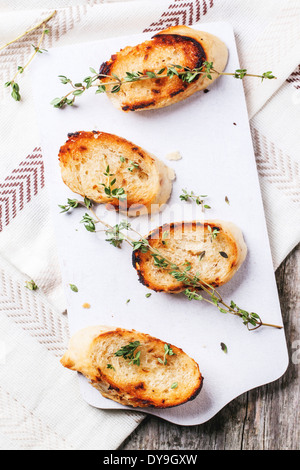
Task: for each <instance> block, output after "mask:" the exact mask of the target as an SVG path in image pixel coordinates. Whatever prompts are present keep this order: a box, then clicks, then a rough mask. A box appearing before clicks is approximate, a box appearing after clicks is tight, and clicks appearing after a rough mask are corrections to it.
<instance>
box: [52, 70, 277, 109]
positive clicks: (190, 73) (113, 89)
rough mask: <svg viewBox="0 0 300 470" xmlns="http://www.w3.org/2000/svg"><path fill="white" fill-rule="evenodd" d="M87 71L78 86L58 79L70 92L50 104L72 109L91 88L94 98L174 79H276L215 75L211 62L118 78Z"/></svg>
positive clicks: (265, 75)
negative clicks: (141, 83)
mask: <svg viewBox="0 0 300 470" xmlns="http://www.w3.org/2000/svg"><path fill="white" fill-rule="evenodd" d="M90 71H91V72H92V74H93V75H90V76H87V77H86V78H84V79H83V80H82V81H81V82H79V83H74V82H73V81H72V80H71V79H70V78H67V77H66V76H64V75H59V78H60V80H61V82H62V83H63V84H70V85H71V87H72V89H71V91H69V92H68V93H67V94H65V95H64V96H62V97H60V98H55V99H54V100H52V101H51V104H52V105H53V106H54V107H55V108H64V107H65V106H66V105H70V106H73V104H74V101H75V99H76V97H77V96H80V95H82V94H83V93H84V92H85V91H87V90H88V89H89V88H91V87H96V94H99V93H105V92H109V93H118V92H119V91H120V90H121V88H122V86H123V85H124V84H126V83H131V82H138V81H142V80H154V79H156V80H157V79H162V78H173V77H174V76H176V77H178V78H179V79H180V80H182V81H183V82H187V83H192V82H193V81H194V80H195V79H196V78H198V77H199V76H204V77H206V78H208V79H209V80H212V79H213V75H218V76H220V75H231V76H232V77H234V78H237V79H243V78H244V77H246V76H247V77H257V78H260V79H261V81H264V80H266V79H268V80H271V79H275V78H276V77H275V76H274V75H273V73H272V72H271V71H268V72H264V73H262V74H261V75H255V74H250V73H248V72H247V69H237V70H235V72H232V73H229V72H218V71H217V70H216V69H215V68H214V65H213V62H207V61H205V62H203V64H202V66H201V67H197V68H194V69H191V68H189V67H185V66H182V65H179V64H170V65H168V66H166V67H163V68H162V69H160V70H159V71H157V72H155V71H145V72H140V71H137V72H126V73H125V76H124V77H118V76H117V75H116V74H111V75H105V74H101V73H97V72H96V70H95V69H94V68H92V67H90ZM104 78H105V79H109V80H110V81H109V82H105V84H104V83H102V82H101V80H102V79H104Z"/></svg>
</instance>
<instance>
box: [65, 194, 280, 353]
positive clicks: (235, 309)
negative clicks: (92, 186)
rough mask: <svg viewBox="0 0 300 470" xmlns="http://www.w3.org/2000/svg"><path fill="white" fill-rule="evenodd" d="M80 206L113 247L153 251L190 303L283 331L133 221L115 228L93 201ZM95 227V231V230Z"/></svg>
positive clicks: (254, 325)
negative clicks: (172, 255)
mask: <svg viewBox="0 0 300 470" xmlns="http://www.w3.org/2000/svg"><path fill="white" fill-rule="evenodd" d="M79 205H81V206H82V205H83V206H84V207H86V208H88V209H89V210H90V212H92V215H93V217H94V218H92V217H91V216H89V214H87V213H86V214H85V215H84V218H83V220H82V222H83V221H84V225H85V228H86V229H87V230H88V231H95V223H100V224H102V225H104V226H105V227H106V230H105V234H106V236H107V237H108V238H107V241H108V242H109V243H110V244H112V245H113V246H116V247H118V248H119V247H120V246H121V245H122V243H123V241H126V242H127V243H128V244H129V245H130V246H131V247H132V249H133V251H135V250H141V251H142V252H144V253H145V252H150V253H151V255H152V257H153V261H154V265H155V266H156V267H157V268H159V269H165V270H166V271H167V272H168V273H169V274H170V275H171V276H172V277H174V279H176V280H177V281H178V282H181V283H182V284H184V285H185V287H186V288H185V290H184V292H183V293H184V295H185V296H186V297H187V298H188V300H197V301H204V302H207V303H209V304H211V305H213V306H215V307H217V308H218V310H219V311H220V312H221V313H224V314H225V313H230V314H232V315H235V316H237V317H239V318H240V319H241V320H242V322H243V324H244V325H245V326H246V327H247V328H248V330H255V329H257V328H260V327H261V326H268V327H272V328H277V329H282V326H279V325H274V324H270V323H264V322H263V321H262V319H261V317H260V316H259V315H258V314H257V313H255V312H249V311H247V310H244V309H242V308H240V307H239V306H238V305H237V304H236V303H235V302H234V301H233V300H231V301H230V303H229V304H228V303H227V302H226V301H225V300H224V299H223V298H222V296H221V294H220V293H219V292H218V291H217V290H216V289H215V287H213V286H212V285H210V284H208V283H207V282H205V281H204V280H203V279H201V278H200V276H199V273H196V274H193V273H192V272H191V264H190V263H189V262H186V263H184V264H183V265H182V266H179V265H178V264H176V263H174V262H173V261H172V260H170V259H169V258H167V257H166V256H165V255H164V254H163V253H162V252H160V251H159V250H158V249H157V248H155V247H153V246H151V244H150V243H149V241H148V240H147V239H145V238H144V237H142V235H141V234H139V233H138V232H137V231H136V230H135V229H134V228H133V227H132V226H131V224H130V223H129V222H127V221H123V222H121V223H120V224H118V225H115V226H111V225H109V224H107V223H106V222H104V221H102V220H101V219H100V218H99V217H98V216H97V215H96V213H95V212H94V211H93V209H92V203H91V201H89V199H87V198H85V200H84V201H78V204H77V205H76V206H75V205H73V208H75V207H78V206H79ZM59 207H65V206H59ZM91 227H92V228H93V230H91ZM123 230H126V231H127V232H132V233H133V234H135V235H138V237H139V239H138V240H135V239H133V238H131V237H130V236H129V235H128V233H126V234H124V233H123ZM213 234H214V235H213ZM211 236H217V231H215V233H214V229H213V228H212V230H211ZM199 290H201V291H203V294H202V292H201V294H200V293H199V292H198V291H199ZM164 359H165V358H164Z"/></svg>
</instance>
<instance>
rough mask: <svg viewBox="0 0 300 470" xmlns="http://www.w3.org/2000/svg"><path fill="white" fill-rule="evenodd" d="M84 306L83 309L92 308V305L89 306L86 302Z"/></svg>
mask: <svg viewBox="0 0 300 470" xmlns="http://www.w3.org/2000/svg"><path fill="white" fill-rule="evenodd" d="M82 306H83V308H90V307H91V306H90V304H88V303H87V302H85V303H84V304H83V305H82Z"/></svg>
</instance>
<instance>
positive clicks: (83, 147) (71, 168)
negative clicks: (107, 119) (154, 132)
mask: <svg viewBox="0 0 300 470" xmlns="http://www.w3.org/2000/svg"><path fill="white" fill-rule="evenodd" d="M59 163H60V168H61V175H62V179H63V181H64V183H65V184H66V185H67V186H68V187H69V188H70V189H71V190H72V191H73V192H75V193H78V194H81V196H84V197H85V196H86V197H87V198H89V199H91V200H92V201H94V202H96V203H109V204H111V205H112V206H114V207H115V208H116V209H117V210H122V211H128V215H132V216H134V215H137V214H138V213H147V212H150V210H152V211H153V212H155V210H156V211H157V210H159V209H160V207H161V206H162V205H163V204H164V203H166V202H167V200H168V199H169V197H170V194H171V190H172V181H171V179H172V175H171V174H170V169H169V168H168V167H167V166H166V165H164V163H162V162H161V161H160V160H159V159H157V158H156V157H154V156H153V155H150V154H149V153H148V152H146V151H145V150H143V149H142V148H141V147H139V146H138V145H135V144H133V143H132V142H129V141H128V140H126V139H123V138H122V137H118V136H116V135H113V134H107V133H105V132H96V131H93V132H84V131H81V132H75V133H73V134H68V140H67V142H66V143H65V144H64V145H63V146H62V147H61V148H60V151H59ZM108 166H109V173H110V174H113V175H114V176H111V177H107V176H105V175H104V173H105V172H106V169H107V167H108ZM114 179H115V183H114V184H113V185H112V186H111V189H112V190H113V189H114V188H123V189H124V191H125V193H126V197H127V198H126V199H125V200H121V199H118V198H112V197H110V196H109V195H107V194H106V193H105V188H104V186H103V185H101V183H103V184H104V185H106V186H108V185H109V184H110V183H111V182H113V180H114Z"/></svg>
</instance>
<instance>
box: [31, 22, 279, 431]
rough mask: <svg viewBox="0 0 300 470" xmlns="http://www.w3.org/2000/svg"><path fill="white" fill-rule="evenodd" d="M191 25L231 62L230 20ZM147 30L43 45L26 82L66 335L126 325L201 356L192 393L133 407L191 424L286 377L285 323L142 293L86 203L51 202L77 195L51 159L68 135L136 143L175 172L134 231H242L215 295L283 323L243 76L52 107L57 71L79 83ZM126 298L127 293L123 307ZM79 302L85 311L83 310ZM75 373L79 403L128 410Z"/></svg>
mask: <svg viewBox="0 0 300 470" xmlns="http://www.w3.org/2000/svg"><path fill="white" fill-rule="evenodd" d="M196 27H197V28H198V29H200V30H204V31H208V32H210V33H213V34H215V35H216V36H218V37H219V38H220V39H222V40H223V41H224V42H225V43H226V45H227V47H228V49H229V60H228V65H227V69H226V70H227V71H228V72H229V71H230V72H233V71H235V70H236V69H237V68H239V61H238V56H237V50H236V44H235V39H234V34H233V31H232V27H231V26H230V25H229V24H227V23H212V24H201V25H197V26H196ZM150 37H151V34H139V35H134V36H128V37H122V38H114V39H107V40H102V41H98V42H94V43H84V44H79V45H74V46H69V47H63V48H55V49H51V50H50V51H49V52H48V53H47V54H43V55H41V56H39V57H38V58H37V60H36V61H35V63H34V66H33V69H32V80H33V88H34V93H35V98H36V107H37V112H38V120H39V125H40V133H41V143H42V151H43V156H44V162H45V168H46V186H47V189H48V192H49V198H50V204H51V209H52V215H53V223H54V226H55V230H56V235H57V246H58V251H59V257H60V262H61V270H62V276H63V282H64V286H65V292H66V298H67V303H68V319H69V323H70V332H71V334H72V333H74V332H75V331H77V330H78V329H80V328H83V327H85V326H88V325H93V324H102V325H112V326H119V327H124V328H129V329H132V328H134V329H136V330H138V331H141V332H145V333H149V334H151V335H153V336H156V337H158V338H160V339H162V340H163V341H165V342H167V343H173V344H175V345H177V346H178V347H180V348H182V349H183V350H184V351H185V352H186V353H188V354H189V355H190V356H192V357H193V358H194V359H195V360H196V361H197V362H198V363H199V366H200V370H201V372H202V374H203V376H204V386H203V389H202V391H201V393H200V395H199V396H198V397H197V398H196V399H195V400H194V401H191V402H189V403H187V404H185V405H181V406H179V407H176V408H170V409H166V410H154V409H149V410H147V409H142V411H143V412H146V413H151V414H154V415H156V416H160V417H161V418H163V419H166V420H168V421H171V422H173V423H177V424H181V425H195V424H200V423H203V422H205V421H207V420H209V419H210V418H211V417H212V416H214V415H215V414H216V413H217V412H218V411H219V410H221V409H222V408H223V407H224V406H225V405H226V404H227V403H228V402H230V401H231V400H233V399H234V398H235V397H237V396H238V395H240V394H242V393H244V392H246V391H248V390H250V389H252V388H254V387H257V386H260V385H263V384H266V383H268V382H271V381H274V380H276V379H277V378H279V377H280V376H281V375H282V374H283V373H284V372H285V370H286V368H287V365H288V355H287V347H286V341H285V334H284V330H283V329H282V330H277V329H273V328H268V327H262V328H260V329H258V330H256V331H254V332H249V331H248V330H247V328H246V327H245V326H244V325H243V324H242V322H241V320H240V319H239V318H237V317H235V316H232V315H230V314H227V315H224V314H222V313H220V312H219V311H218V310H217V309H216V308H215V307H213V306H211V305H209V304H207V303H205V302H196V301H192V302H190V301H188V300H187V299H186V298H185V297H184V296H183V295H180V296H178V295H177V296H176V295H174V296H172V295H168V294H162V293H154V292H153V293H152V295H151V297H150V298H146V297H145V294H146V293H147V292H150V291H149V290H148V289H147V288H146V287H145V286H143V285H142V284H140V283H139V281H138V278H137V274H136V271H135V270H134V269H133V267H132V265H131V250H130V247H129V246H126V244H124V247H123V248H122V249H121V250H119V249H116V248H114V247H113V246H111V245H109V244H108V243H107V242H105V241H104V235H103V233H100V234H93V233H90V232H87V231H86V230H85V228H84V227H83V225H82V224H80V223H79V221H80V220H81V218H82V215H83V214H84V212H85V210H84V209H76V210H75V211H73V212H72V213H66V214H60V209H59V208H58V204H65V203H66V201H67V198H68V197H71V198H72V197H76V195H74V194H73V193H72V192H71V191H70V190H69V189H68V188H67V187H66V186H65V185H64V184H63V182H62V180H61V177H60V171H59V165H58V158H57V155H58V151H59V148H60V146H61V145H62V144H63V143H64V142H65V141H66V139H67V134H68V133H69V132H76V131H81V130H86V131H91V130H100V131H105V132H109V133H113V134H117V135H119V136H122V137H124V138H126V139H128V140H130V141H132V142H134V143H136V144H137V145H139V146H141V147H143V148H144V149H145V150H147V151H149V152H151V153H153V154H154V155H156V156H157V157H159V158H160V159H161V160H163V161H165V163H166V164H167V165H169V166H170V167H172V168H173V169H174V170H175V172H176V175H177V178H176V180H175V181H174V187H173V193H172V196H171V199H170V201H169V203H168V206H167V208H166V210H165V211H163V212H162V213H160V214H159V215H157V216H155V217H152V218H151V219H150V218H148V217H147V216H144V217H140V218H139V219H133V220H131V222H132V224H133V226H134V227H136V228H137V229H138V231H139V232H141V233H142V234H144V235H145V234H147V233H148V231H149V230H150V229H152V228H155V227H157V226H158V225H161V223H169V222H172V221H182V220H186V221H188V220H193V219H197V218H198V219H199V220H201V219H203V217H204V216H205V217H206V218H207V219H214V218H219V219H224V220H230V221H232V222H234V223H236V224H237V225H238V226H239V227H240V228H241V229H242V231H243V234H244V237H245V241H246V244H247V246H248V255H247V259H246V261H245V262H244V264H243V266H242V267H241V269H240V270H239V271H238V273H237V274H236V275H235V276H234V278H233V279H232V280H231V281H230V282H229V283H228V284H227V285H225V286H223V287H221V288H220V292H221V294H222V296H223V298H224V299H227V300H228V301H230V300H234V301H235V302H236V303H237V304H238V305H239V306H240V307H241V308H244V309H246V310H248V311H254V312H257V313H259V314H260V316H261V318H262V320H263V322H265V323H273V324H279V325H281V324H282V318H281V312H280V305H279V301H278V294H277V289H276V283H275V277H274V272H273V266H272V260H271V254H270V247H269V241H268V235H267V229H266V222H265V216H264V211H263V205H262V200H261V194H260V188H259V181H258V176H257V170H256V164H255V157H254V153H253V148H252V141H251V135H250V130H249V124H248V116H247V109H246V104H245V97H244V91H243V83H242V81H241V80H236V79H234V78H233V77H231V76H224V77H221V78H219V79H218V80H217V81H216V82H215V83H214V84H212V85H211V87H210V92H209V93H204V92H203V91H202V92H198V93H196V94H194V95H193V96H192V97H190V98H189V99H187V100H185V101H183V102H181V103H178V104H176V105H173V106H170V107H168V108H164V109H161V110H154V111H145V112H139V113H129V114H128V113H123V112H121V111H118V110H117V109H115V108H114V107H113V106H112V105H111V103H110V101H109V99H108V98H107V96H105V95H95V94H94V91H95V89H91V90H89V91H88V92H86V93H85V94H84V95H82V96H81V97H79V98H78V100H77V105H76V106H74V107H73V108H71V107H68V108H66V109H63V110H61V109H55V108H53V107H52V106H51V105H50V104H49V103H50V101H51V100H52V99H53V98H55V97H58V96H62V95H64V94H65V93H66V92H67V91H68V90H69V88H68V86H67V85H62V84H61V83H60V81H59V79H58V78H57V76H58V75H66V76H67V77H70V78H72V79H74V81H75V82H78V81H81V80H82V79H83V78H84V77H86V76H88V75H90V72H89V67H93V68H95V69H98V68H99V66H100V64H101V63H102V62H104V61H105V60H107V59H108V58H109V57H110V56H111V54H113V53H114V52H116V51H118V50H119V49H121V48H123V47H124V46H127V45H135V44H139V43H140V42H142V41H144V40H146V39H149V38H150ZM242 65H243V66H246V64H242ZM251 72H254V73H258V72H263V71H262V70H254V71H251ZM273 72H274V73H276V70H274V71H273ZM253 80H255V78H253ZM261 86H264V83H262V84H261ZM234 123H235V125H234ZM172 151H179V152H180V153H181V155H182V159H181V160H180V161H172V162H170V161H168V160H166V159H165V156H166V155H167V154H168V153H170V152H172ZM182 188H186V189H188V190H193V191H194V192H195V193H196V194H207V195H209V198H208V199H207V203H208V204H209V205H210V206H211V207H212V209H210V210H207V211H206V213H205V214H203V213H202V212H201V210H200V208H199V206H197V205H196V204H189V203H186V202H181V201H180V199H179V195H180V193H181V191H182ZM225 196H227V197H228V199H229V201H230V205H228V204H227V203H226V202H225ZM97 211H98V213H99V215H100V216H101V217H102V218H105V220H106V221H108V222H109V223H111V224H114V223H116V221H117V220H119V216H118V215H117V214H116V213H112V212H109V213H108V212H107V211H106V210H105V207H104V206H103V205H102V206H99V207H98V209H97ZM123 218H124V217H123V216H121V217H120V219H123ZM70 283H72V284H75V285H76V286H77V287H78V289H79V292H78V293H75V292H73V291H71V289H70V287H69V284H70ZM127 299H131V300H130V302H129V303H126V301H127ZM85 302H88V303H89V304H90V305H91V308H90V309H84V308H83V307H82V305H83V303H85ZM221 342H223V343H225V344H226V346H227V348H228V353H227V354H225V353H224V352H223V351H222V350H221V347H220V343H221ZM79 377H80V387H81V391H82V395H83V397H84V399H85V400H86V401H87V402H88V403H89V404H91V405H93V406H95V407H98V408H102V409H112V408H114V409H125V408H126V407H124V406H122V405H120V404H118V403H115V402H113V401H111V400H108V399H106V398H103V397H102V396H101V395H100V393H99V392H97V391H96V390H95V389H94V388H93V387H92V386H91V385H90V384H89V383H88V382H87V380H86V379H85V378H84V377H82V376H79ZM127 409H128V408H127Z"/></svg>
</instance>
